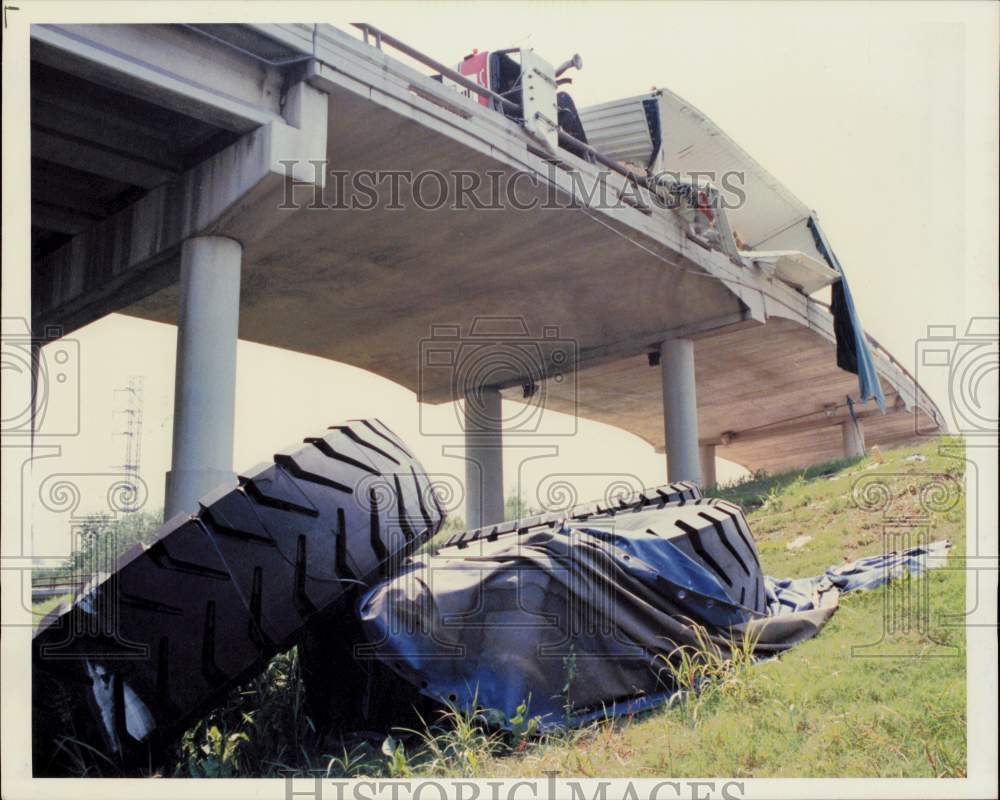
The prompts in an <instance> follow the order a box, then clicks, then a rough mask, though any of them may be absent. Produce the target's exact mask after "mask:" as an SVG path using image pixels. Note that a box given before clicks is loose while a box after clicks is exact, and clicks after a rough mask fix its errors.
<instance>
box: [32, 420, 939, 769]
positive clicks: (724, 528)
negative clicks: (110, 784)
mask: <svg viewBox="0 0 1000 800" xmlns="http://www.w3.org/2000/svg"><path fill="white" fill-rule="evenodd" d="M443 520H444V511H443V509H442V508H441V507H440V504H439V502H438V499H437V497H436V495H435V490H434V487H433V486H432V484H431V482H430V481H429V479H428V478H427V476H426V475H425V474H424V473H423V471H422V469H421V468H420V466H419V464H418V463H417V461H416V460H415V459H414V457H413V455H412V454H411V452H410V451H409V450H408V449H407V447H406V445H405V444H403V443H402V441H400V440H399V438H398V437H396V436H395V435H394V434H393V433H392V432H391V431H390V430H389V429H388V428H386V427H385V426H384V425H382V424H381V423H380V422H378V421H360V422H351V423H346V424H344V425H338V426H335V427H333V428H331V429H329V431H327V432H325V433H324V434H323V435H321V436H316V437H310V438H307V439H306V440H305V442H304V446H302V447H294V448H289V449H288V450H285V451H282V452H281V453H278V454H276V455H275V457H274V460H273V462H272V463H266V464H262V465H259V466H257V467H255V468H253V469H251V470H248V471H246V472H244V473H243V474H242V475H241V477H240V481H239V486H238V487H237V488H235V489H226V490H220V491H217V492H214V493H212V494H210V495H209V496H207V497H205V498H203V500H202V501H201V508H200V510H199V512H198V513H197V514H195V515H189V516H178V517H176V518H174V519H171V520H168V521H167V522H166V523H165V524H164V525H163V526H162V527H161V528H160V530H159V531H158V532H157V534H156V536H155V538H154V540H153V541H152V542H151V543H150V544H149V545H147V546H136V547H135V548H133V549H132V550H130V551H129V552H127V553H126V554H125V555H124V556H123V557H122V558H121V559H120V560H119V563H118V566H117V568H116V570H115V571H114V572H113V573H112V574H110V575H104V576H98V577H96V578H95V579H94V580H93V581H92V582H91V584H90V585H89V586H88V587H87V588H86V589H85V590H84V592H83V593H82V594H81V595H80V596H79V597H78V598H77V599H76V600H75V601H74V602H73V604H72V605H71V606H69V607H65V606H64V607H62V608H59V609H57V610H56V611H54V612H52V613H51V614H50V615H49V616H48V617H47V618H46V619H44V620H43V621H42V623H41V624H40V625H39V627H38V629H37V630H36V633H35V636H34V639H33V660H32V690H33V720H32V739H33V754H32V755H33V763H34V773H35V775H36V776H57V775H67V774H72V769H73V762H72V759H71V758H70V757H69V753H68V751H67V749H66V748H65V747H64V742H66V741H68V740H75V741H76V742H80V743H83V744H84V745H85V746H86V747H87V748H90V749H92V750H94V751H96V752H97V753H99V754H101V755H102V756H103V757H104V758H106V759H107V760H108V761H110V762H111V763H114V764H117V765H119V767H120V768H121V769H123V770H125V771H128V770H131V769H138V768H142V767H147V766H148V765H150V764H152V765H156V764H158V763H162V761H163V760H164V759H165V758H166V757H167V756H168V755H169V751H170V748H171V747H172V746H173V744H174V743H175V742H176V740H177V739H178V738H179V737H180V736H181V735H182V734H183V732H184V731H185V729H186V728H187V727H189V726H190V725H192V724H193V723H194V722H195V721H197V720H198V719H200V718H201V717H203V716H204V715H206V714H207V713H209V712H210V711H211V710H212V709H213V708H214V707H215V706H217V705H218V704H219V703H221V702H222V701H223V700H224V698H225V696H226V693H227V692H228V691H229V690H230V689H232V688H233V687H235V686H237V685H239V684H240V683H241V682H243V681H246V680H248V679H250V678H252V677H253V676H255V675H257V674H259V673H261V672H262V671H263V670H264V669H265V668H266V666H267V663H268V660H269V659H270V658H271V657H272V656H274V655H275V654H277V653H279V652H282V651H285V650H288V649H290V648H291V647H293V646H295V645H300V647H301V654H302V660H303V679H304V683H305V688H306V693H307V704H308V705H307V708H308V709H309V712H310V714H311V715H313V716H314V718H315V719H316V720H317V721H318V722H319V724H321V725H323V726H325V727H327V728H328V729H333V730H338V731H341V732H349V731H357V730H362V729H368V730H370V729H372V728H376V727H383V728H384V729H386V730H388V729H389V728H391V727H393V726H398V725H400V724H401V723H402V722H405V721H406V719H407V715H408V714H410V713H412V712H415V711H420V710H421V709H422V710H424V711H425V712H426V711H427V710H433V709H434V708H440V707H442V706H451V707H459V708H470V707H486V708H489V709H491V710H492V711H493V712H494V713H493V715H492V718H493V721H494V722H495V723H496V724H497V725H499V726H501V727H503V726H505V725H507V724H509V721H510V719H511V718H512V717H513V716H514V714H515V713H516V712H517V709H518V707H519V706H520V705H522V704H526V705H527V706H528V707H529V709H530V713H531V714H532V715H534V716H536V717H538V719H539V720H540V721H541V723H542V725H560V726H565V725H574V724H578V723H579V722H581V721H584V720H587V719H590V718H593V717H594V716H595V715H606V714H609V713H610V714H615V713H622V712H623V711H628V712H630V713H634V712H635V711H639V710H642V709H644V708H649V707H652V706H655V705H657V704H658V703H661V702H663V701H665V700H666V699H668V698H669V697H670V696H671V695H672V694H673V692H674V690H675V688H676V687H674V686H672V685H671V683H670V679H669V670H667V669H666V665H667V663H668V661H669V660H670V659H671V658H673V657H674V656H675V655H676V652H677V648H679V647H698V646H699V645H700V644H701V643H702V642H703V637H705V636H707V637H708V641H710V642H711V643H712V644H713V645H715V646H717V647H719V648H720V650H721V651H723V652H724V651H725V650H726V648H729V647H731V646H733V643H734V642H736V643H739V642H740V641H743V640H748V641H750V642H751V643H752V644H753V648H754V651H755V652H756V653H757V654H758V655H762V656H767V655H773V654H775V653H779V652H781V651H783V650H785V649H787V648H789V647H791V646H793V645H795V644H797V643H799V642H801V641H804V640H806V639H808V638H810V637H812V636H814V635H815V634H816V633H817V632H818V631H819V630H820V628H821V627H822V626H823V624H824V623H825V622H826V620H828V619H829V617H830V616H831V615H832V614H833V612H834V611H835V610H836V601H837V597H838V592H839V591H840V590H850V589H853V588H865V587H867V586H870V585H877V584H878V583H879V582H882V581H884V580H887V579H888V578H889V577H890V576H891V575H893V574H900V573H901V572H903V571H919V570H921V569H923V568H925V558H924V557H925V556H926V555H927V550H915V551H911V552H908V553H904V554H902V555H901V556H889V557H882V558H876V559H869V560H867V561H865V562H863V563H861V562H859V564H857V565H848V566H847V567H842V568H839V569H837V570H831V571H829V572H828V573H827V574H826V575H823V576H818V577H817V578H814V579H806V580H799V581H789V580H786V581H775V580H774V579H771V578H769V577H767V576H765V575H764V573H763V570H762V569H761V565H760V560H759V557H758V553H757V549H756V546H755V544H754V541H753V535H752V533H751V531H750V529H749V526H748V525H747V522H746V519H745V517H744V515H743V513H742V511H741V510H740V509H739V508H738V507H737V506H735V505H733V504H731V503H728V502H725V501H721V500H716V499H710V498H704V497H702V496H701V493H700V491H699V490H698V488H697V487H696V486H694V485H693V484H684V483H680V484H671V485H667V486H663V487H660V488H658V489H654V490H649V491H645V492H642V493H640V494H638V495H636V496H634V497H629V498H622V499H620V500H618V501H617V502H616V503H614V504H589V505H583V506H575V507H573V508H571V509H564V510H562V511H556V512H551V513H548V514H545V515H541V516H536V517H532V518H530V519H524V520H518V521H513V522H509V523H503V524H500V525H496V526H490V527H487V528H483V529H480V530H477V531H470V532H463V533H459V534H456V535H454V536H452V537H450V538H449V539H448V541H447V542H446V543H445V545H444V546H442V547H441V548H440V550H438V552H437V553H436V554H433V555H431V554H427V553H424V554H416V553H417V550H418V549H419V548H420V547H421V545H423V544H425V543H426V542H427V541H428V540H429V539H430V538H431V537H432V536H433V535H434V534H435V533H436V532H437V531H438V530H439V529H440V526H441V524H442V522H443ZM934 549H935V552H936V553H938V554H940V553H942V552H944V551H945V550H946V549H947V544H946V543H940V544H938V545H935V546H934ZM736 646H739V645H738V644H737V645H736ZM569 673H571V674H572V679H571V680H567V676H568V674H569Z"/></svg>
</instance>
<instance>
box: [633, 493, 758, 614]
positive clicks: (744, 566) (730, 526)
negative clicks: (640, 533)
mask: <svg viewBox="0 0 1000 800" xmlns="http://www.w3.org/2000/svg"><path fill="white" fill-rule="evenodd" d="M647 532H649V533H654V534H657V535H658V536H662V537H663V538H665V539H667V540H669V541H670V543H671V544H672V545H674V546H675V547H677V548H679V549H680V550H681V551H682V552H683V553H684V554H685V555H686V556H688V557H689V558H691V559H692V560H693V561H696V562H698V563H699V564H701V565H702V566H703V567H705V569H706V570H708V572H709V573H710V574H711V575H712V576H713V577H715V578H716V579H717V580H718V581H719V584H720V585H721V586H722V589H723V591H724V592H725V593H726V596H727V597H729V599H730V600H731V601H732V602H733V603H734V604H736V605H739V606H742V607H743V608H747V609H750V610H751V611H753V612H755V613H757V614H766V613H767V597H766V595H765V591H764V573H763V571H762V570H761V566H760V556H759V555H758V553H757V545H756V544H755V543H754V539H753V534H751V533H750V526H749V525H748V524H747V521H746V517H744V515H743V510H742V509H741V508H740V507H739V506H736V505H733V504H732V503H729V502H727V501H725V500H717V499H714V498H707V499H703V500H700V501H697V502H695V503H690V504H687V505H684V506H681V505H677V506H674V507H668V508H665V509H664V513H662V514H660V515H658V516H657V519H656V521H655V523H654V524H653V526H652V527H650V528H649V529H648V530H647Z"/></svg>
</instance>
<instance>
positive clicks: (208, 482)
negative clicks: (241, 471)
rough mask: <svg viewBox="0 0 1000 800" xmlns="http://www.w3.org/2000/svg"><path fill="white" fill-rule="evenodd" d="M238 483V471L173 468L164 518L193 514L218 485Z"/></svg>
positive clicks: (169, 479)
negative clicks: (203, 498)
mask: <svg viewBox="0 0 1000 800" xmlns="http://www.w3.org/2000/svg"><path fill="white" fill-rule="evenodd" d="M235 485H236V473H235V472H233V471H232V470H221V469H179V470H175V469H171V470H168V471H167V493H166V496H167V497H168V498H169V501H170V502H169V503H167V504H166V507H165V510H164V515H163V518H164V519H169V518H170V517H172V516H174V515H176V514H181V513H187V514H193V513H194V512H196V511H197V510H198V501H199V500H200V499H201V498H202V497H204V496H205V495H206V494H208V493H209V492H210V491H212V490H213V489H215V488H216V487H217V486H229V487H233V486H235Z"/></svg>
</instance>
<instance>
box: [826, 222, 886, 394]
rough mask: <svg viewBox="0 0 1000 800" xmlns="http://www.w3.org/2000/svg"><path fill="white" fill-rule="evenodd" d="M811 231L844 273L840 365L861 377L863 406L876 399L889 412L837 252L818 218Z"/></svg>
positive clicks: (838, 306)
mask: <svg viewBox="0 0 1000 800" xmlns="http://www.w3.org/2000/svg"><path fill="white" fill-rule="evenodd" d="M809 229H810V230H811V231H812V234H813V240H814V241H815V243H816V249H818V250H819V252H820V254H821V255H822V256H823V257H824V258H825V259H826V260H827V263H829V265H830V266H831V267H833V268H834V269H835V270H837V272H839V273H840V281H838V282H837V283H836V284H834V286H833V289H832V292H833V298H832V299H833V302H832V303H831V306H832V309H833V314H834V327H835V330H836V333H837V363H838V364H839V365H840V366H841V367H842V368H843V369H846V370H849V371H850V372H855V373H857V376H858V393H859V395H860V397H861V400H862V402H865V401H867V400H868V399H869V398H874V399H875V402H876V403H877V404H878V407H879V409H881V410H882V411H883V412H884V411H885V397H883V395H882V386H881V384H880V383H879V379H878V371H877V370H876V369H875V361H874V359H873V358H872V353H871V349H870V348H869V347H868V339H867V338H866V337H865V331H864V328H863V327H862V326H861V319H860V318H859V317H858V311H857V309H856V308H855V306H854V298H853V296H852V295H851V288H850V286H848V284H847V275H846V274H845V273H844V268H843V266H841V264H840V261H839V260H838V259H837V256H836V254H835V253H834V252H833V248H832V247H831V246H830V243H829V241H827V238H826V236H825V235H824V234H823V229H822V228H820V226H819V221H818V220H817V219H816V218H815V217H811V218H810V219H809Z"/></svg>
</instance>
